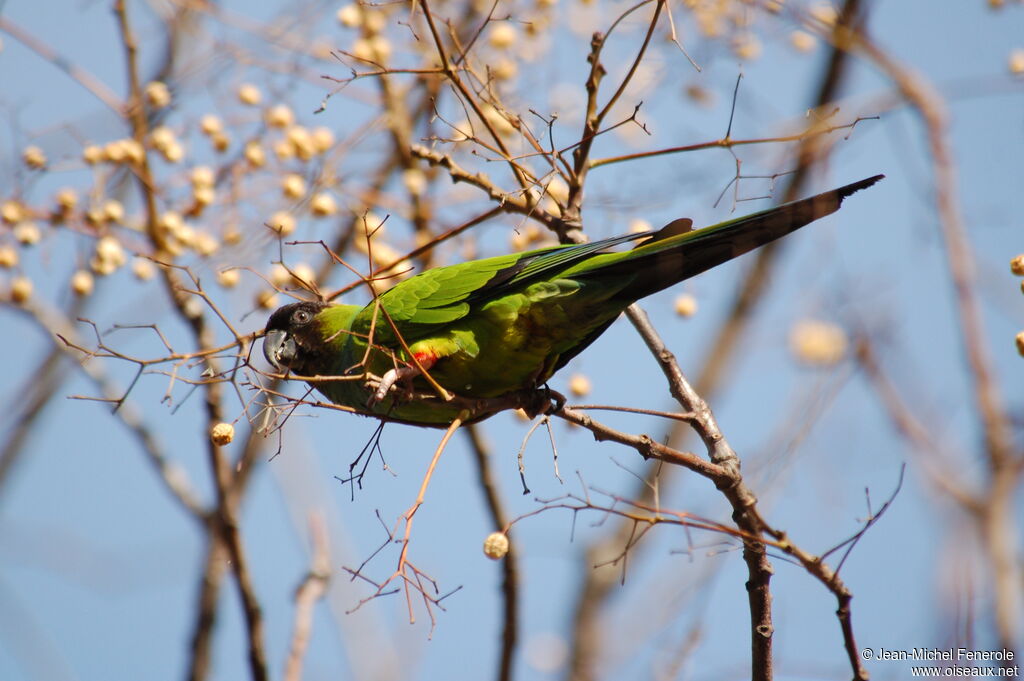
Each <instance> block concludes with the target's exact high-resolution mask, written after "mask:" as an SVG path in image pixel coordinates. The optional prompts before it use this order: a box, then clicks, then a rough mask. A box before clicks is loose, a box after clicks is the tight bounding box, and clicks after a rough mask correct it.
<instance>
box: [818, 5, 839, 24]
mask: <svg viewBox="0 0 1024 681" xmlns="http://www.w3.org/2000/svg"><path fill="white" fill-rule="evenodd" d="M811 16H812V17H813V18H815V19H817V20H818V21H820V22H821V23H823V24H825V25H826V26H828V27H831V26H833V25H834V24H835V23H836V20H838V19H839V12H838V11H836V8H835V7H833V6H832V5H830V4H828V3H822V4H819V5H815V6H814V7H812V8H811Z"/></svg>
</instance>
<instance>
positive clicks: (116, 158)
mask: <svg viewBox="0 0 1024 681" xmlns="http://www.w3.org/2000/svg"><path fill="white" fill-rule="evenodd" d="M125 152H126V149H125V148H124V145H123V144H121V140H114V141H113V142H107V143H106V144H105V145H103V156H104V158H106V160H108V161H110V162H111V163H124V161H125V159H126V158H127V157H128V154H127V153H125Z"/></svg>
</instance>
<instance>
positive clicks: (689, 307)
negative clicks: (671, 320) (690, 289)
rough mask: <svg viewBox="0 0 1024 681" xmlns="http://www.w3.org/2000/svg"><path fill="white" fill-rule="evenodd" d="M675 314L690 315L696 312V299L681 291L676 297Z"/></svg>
mask: <svg viewBox="0 0 1024 681" xmlns="http://www.w3.org/2000/svg"><path fill="white" fill-rule="evenodd" d="M676 314H677V315H679V316H680V317H692V316H693V315H695V314H697V299H696V298H694V297H693V296H692V295H690V294H689V293H681V294H679V296H678V297H677V298H676Z"/></svg>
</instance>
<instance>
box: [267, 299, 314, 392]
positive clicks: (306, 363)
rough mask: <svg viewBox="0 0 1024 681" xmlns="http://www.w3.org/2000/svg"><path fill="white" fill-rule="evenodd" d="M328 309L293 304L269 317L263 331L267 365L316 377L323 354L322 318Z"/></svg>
mask: <svg viewBox="0 0 1024 681" xmlns="http://www.w3.org/2000/svg"><path fill="white" fill-rule="evenodd" d="M325 307H327V305H325V304H324V303H315V302H303V303H292V304H291V305H285V306H284V307H282V308H278V309H277V310H276V311H275V312H274V314H272V315H270V319H268V320H267V327H266V329H264V331H263V334H264V337H263V356H264V357H266V358H267V361H268V362H270V363H271V364H272V365H274V366H275V367H276V368H277V369H278V370H279V371H284V370H285V369H290V370H292V371H294V372H295V373H297V374H301V375H303V376H312V375H315V374H317V373H318V372H317V371H316V369H315V367H316V366H317V364H318V362H317V359H318V358H319V356H320V355H321V354H322V352H323V350H324V338H323V333H322V331H321V324H320V321H319V315H320V312H321V311H322V310H323V309H324V308H325Z"/></svg>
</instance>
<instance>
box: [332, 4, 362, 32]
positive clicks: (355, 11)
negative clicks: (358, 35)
mask: <svg viewBox="0 0 1024 681" xmlns="http://www.w3.org/2000/svg"><path fill="white" fill-rule="evenodd" d="M337 17H338V23H339V24H341V25H342V26H344V27H345V28H356V27H358V26H359V25H360V24H361V23H363V11H362V10H361V9H359V7H358V6H356V5H345V6H344V7H342V8H341V9H339V10H338V14H337Z"/></svg>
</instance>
